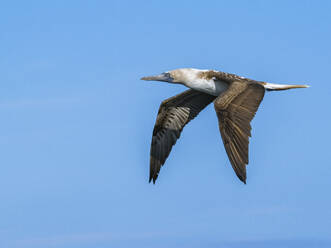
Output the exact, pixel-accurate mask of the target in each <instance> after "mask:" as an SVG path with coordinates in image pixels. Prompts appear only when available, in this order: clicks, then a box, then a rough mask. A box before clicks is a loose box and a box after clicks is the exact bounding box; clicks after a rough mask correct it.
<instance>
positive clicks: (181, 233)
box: [0, 0, 331, 248]
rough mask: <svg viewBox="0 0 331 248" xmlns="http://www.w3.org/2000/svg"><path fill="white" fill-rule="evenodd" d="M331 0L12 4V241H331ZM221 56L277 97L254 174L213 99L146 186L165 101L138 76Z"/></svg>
mask: <svg viewBox="0 0 331 248" xmlns="http://www.w3.org/2000/svg"><path fill="white" fill-rule="evenodd" d="M330 11H331V3H330V1H301V0H300V1H299V0H298V1H262V0H261V1H163V2H161V1H64V0H62V1H5V2H2V3H1V6H0V45H1V48H0V82H1V90H0V116H1V122H0V137H1V138H0V172H1V173H0V246H1V247H3V248H12V247H13V248H44V247H47V248H48V247H50V248H76V247H77V248H78V247H79V248H80V247H82V248H92V247H93V248H94V247H98V248H106V247H116V248H123V247H137V248H140V247H141V248H148V247H151V248H152V247H153V248H154V247H161V248H162V247H164V248H166V247H175V248H176V247H180V248H186V247H190V248H192V247H215V248H216V247H218V248H223V247H224V248H225V247H230V248H231V247H232V248H239V247H245V248H246V247H254V248H256V247H264V248H265V247H266V248H268V247H300V248H305V247H309V248H311V247H318V248H320V247H331V228H330V226H331V199H330V189H331V180H330V178H331V163H330V153H331V152H330V138H331V134H330V126H331V117H330V112H331V111H330V97H331V82H330V68H331V49H330V44H331V15H330ZM180 67H194V68H201V69H205V68H211V69H218V70H222V71H226V72H232V73H237V74H239V75H242V76H246V77H250V78H254V79H257V80H264V81H269V82H273V83H307V84H310V85H311V86H312V87H311V88H309V89H302V90H301V89H300V90H293V91H287V92H272V93H267V94H266V96H265V98H264V101H263V102H262V105H261V107H260V109H259V111H258V113H257V115H256V118H255V119H254V120H253V122H252V126H253V138H252V139H251V143H250V164H249V166H248V180H247V185H244V184H242V183H241V182H240V181H239V180H238V179H237V177H236V176H235V174H234V172H233V171H232V168H231V166H230V165H229V162H228V159H227V156H226V154H225V151H224V148H223V145H222V141H221V138H220V135H219V131H218V124H217V118H216V115H215V113H214V110H213V106H209V107H208V108H207V109H206V110H205V111H203V112H202V113H201V114H200V116H199V117H198V118H197V119H195V120H194V121H192V122H191V123H190V125H188V126H187V127H186V128H185V129H184V131H183V133H182V136H181V139H180V140H179V141H178V142H177V144H176V146H175V147H174V149H173V151H172V153H171V155H170V157H169V159H168V160H167V162H166V165H165V166H164V167H163V168H162V170H161V174H160V177H159V179H158V181H157V184H156V185H152V184H148V171H149V149H150V141H151V132H152V128H153V126H154V121H155V118H156V114H157V110H158V107H159V104H160V102H161V101H162V100H164V99H165V98H168V97H170V96H173V95H175V94H177V93H179V92H181V91H183V90H184V89H185V88H184V87H183V86H179V85H168V84H166V83H161V82H144V81H140V80H139V79H140V77H142V76H146V75H150V74H155V73H161V72H163V71H166V70H171V69H175V68H180Z"/></svg>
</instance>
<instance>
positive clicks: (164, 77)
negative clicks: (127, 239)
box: [141, 73, 169, 82]
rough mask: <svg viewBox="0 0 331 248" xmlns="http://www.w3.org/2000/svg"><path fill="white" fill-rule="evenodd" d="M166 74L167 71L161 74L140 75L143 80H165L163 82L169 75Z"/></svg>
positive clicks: (167, 79) (166, 80)
mask: <svg viewBox="0 0 331 248" xmlns="http://www.w3.org/2000/svg"><path fill="white" fill-rule="evenodd" d="M167 74H168V73H162V74H160V75H156V76H149V77H142V78H141V80H145V81H165V82H168V81H169V76H168V75H167Z"/></svg>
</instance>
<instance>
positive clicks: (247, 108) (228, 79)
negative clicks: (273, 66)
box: [141, 68, 308, 184]
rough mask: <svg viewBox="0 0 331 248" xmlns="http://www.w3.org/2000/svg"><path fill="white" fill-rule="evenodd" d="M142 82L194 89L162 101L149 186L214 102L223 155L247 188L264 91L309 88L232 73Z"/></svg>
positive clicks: (172, 75)
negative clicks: (253, 135)
mask: <svg viewBox="0 0 331 248" xmlns="http://www.w3.org/2000/svg"><path fill="white" fill-rule="evenodd" d="M141 79H142V80H147V81H163V82H168V83H172V84H182V85H185V86H186V87H188V88H190V89H189V90H186V91H184V92H182V93H180V94H178V95H176V96H173V97H170V98H168V99H166V100H164V101H163V102H162V103H161V105H160V108H159V112H158V114H157V118H156V123H155V126H154V130H153V137H152V144H151V150H150V176H149V182H151V181H152V180H153V183H155V181H156V179H157V177H158V175H159V172H160V169H161V167H162V166H163V165H164V163H165V161H166V159H167V157H168V156H169V153H170V151H171V149H172V146H173V145H174V144H175V143H176V141H177V139H178V138H179V137H180V134H181V132H182V130H183V128H184V126H185V125H186V124H187V123H189V122H190V121H191V120H192V119H194V118H195V117H196V116H197V115H198V114H199V113H200V111H201V110H203V109H204V108H205V107H206V106H207V105H209V104H210V103H211V102H214V108H215V111H216V114H217V118H218V124H219V130H220V133H221V137H222V140H223V144H224V147H225V151H226V153H227V155H228V158H229V160H230V163H231V165H232V168H233V169H234V171H235V173H236V174H237V176H238V178H239V179H240V180H241V181H242V182H244V183H245V184H246V165H247V164H248V143H249V137H250V136H251V125H250V122H251V120H252V119H253V118H254V116H255V113H256V111H257V109H258V107H259V105H260V103H261V101H262V99H263V97H264V93H265V91H266V90H267V91H274V90H288V89H295V88H307V87H308V86H307V85H288V84H272V83H267V82H263V81H255V80H252V79H249V78H244V77H240V76H237V75H235V74H231V73H225V72H221V71H215V70H198V69H192V68H185V69H177V70H172V71H167V72H164V73H162V74H160V75H156V76H149V77H143V78H141Z"/></svg>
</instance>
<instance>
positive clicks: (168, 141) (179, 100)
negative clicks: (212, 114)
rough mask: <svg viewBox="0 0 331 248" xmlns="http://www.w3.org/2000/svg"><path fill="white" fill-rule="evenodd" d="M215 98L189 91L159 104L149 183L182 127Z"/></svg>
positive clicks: (154, 176) (156, 174)
mask: <svg viewBox="0 0 331 248" xmlns="http://www.w3.org/2000/svg"><path fill="white" fill-rule="evenodd" d="M215 98H216V97H215V96H212V95H208V94H205V93H202V92H199V91H196V90H192V89H190V90H187V91H184V92H183V93H181V94H178V95H176V96H173V97H171V98H169V99H167V100H165V101H163V102H162V103H161V105H160V108H159V112H158V115H157V118H156V123H155V126H154V130H153V137H152V145H151V152H150V175H149V182H151V180H153V183H155V181H156V179H157V177H158V174H159V172H160V169H161V166H162V165H163V164H164V162H165V161H166V159H167V157H168V156H169V153H170V151H171V149H172V146H173V145H174V144H175V143H176V141H177V139H178V138H179V137H180V133H181V131H182V130H183V128H184V126H185V125H186V124H187V123H188V122H189V121H190V120H192V119H193V118H194V117H196V116H197V115H198V114H199V113H200V111H201V110H203V109H204V108H205V107H206V106H207V105H208V104H210V103H211V102H212V101H213V100H214V99H215Z"/></svg>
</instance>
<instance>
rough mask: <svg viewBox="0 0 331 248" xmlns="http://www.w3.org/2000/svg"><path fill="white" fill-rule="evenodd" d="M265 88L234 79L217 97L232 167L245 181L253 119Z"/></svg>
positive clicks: (223, 136) (216, 104) (225, 143)
mask: <svg viewBox="0 0 331 248" xmlns="http://www.w3.org/2000/svg"><path fill="white" fill-rule="evenodd" d="M264 92H265V89H264V87H263V86H262V85H260V84H257V83H252V84H249V83H247V82H240V81H235V82H233V83H231V84H230V86H229V88H228V89H227V90H226V91H225V92H223V93H222V94H221V95H219V96H218V97H217V99H216V100H215V101H214V107H215V110H216V113H217V117H218V122H219V129H220V132H221V136H222V139H223V143H224V146H225V150H226V153H227V154H228V157H229V160H230V162H231V165H232V168H233V169H234V171H235V172H236V174H237V176H238V177H239V179H240V180H241V181H243V182H244V183H246V165H247V164H248V143H249V137H250V136H251V125H250V122H251V120H252V119H253V118H254V116H255V113H256V111H257V109H258V107H259V105H260V103H261V101H262V99H263V96H264Z"/></svg>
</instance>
